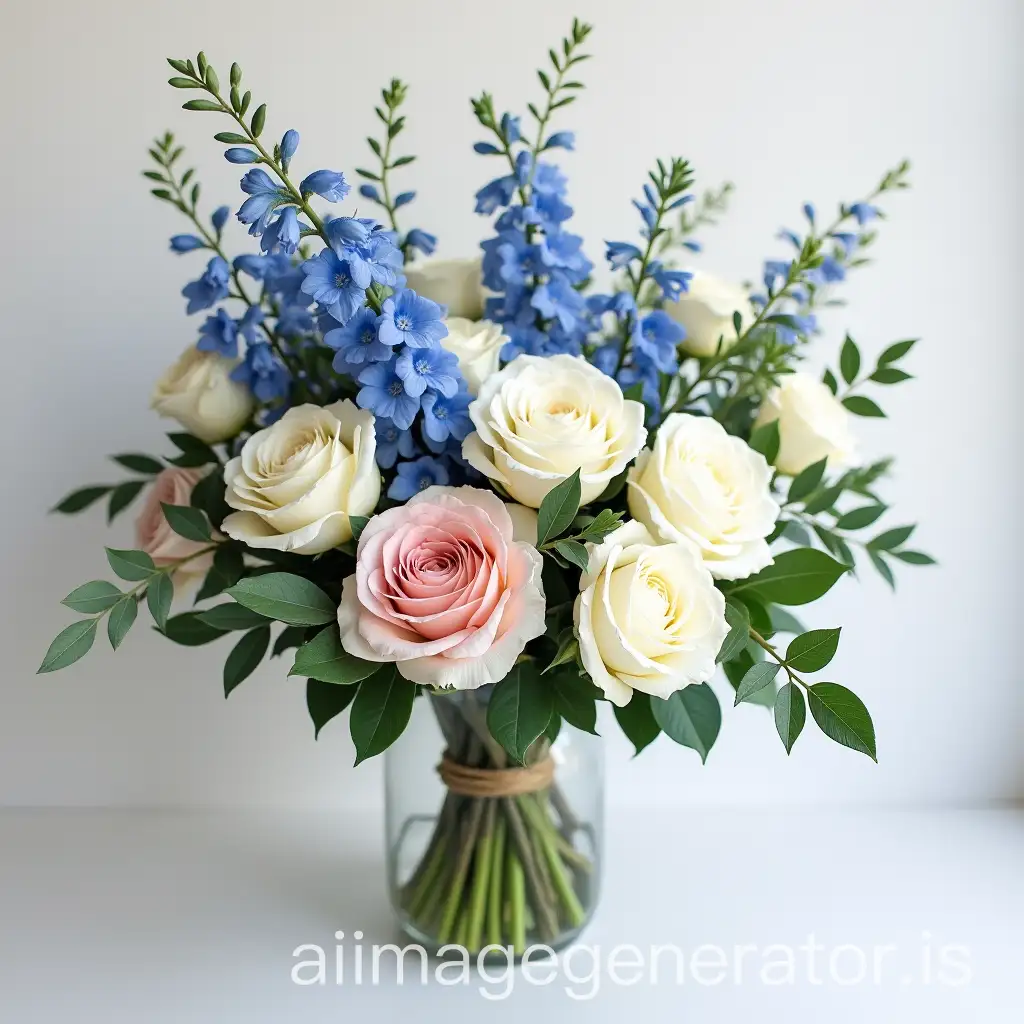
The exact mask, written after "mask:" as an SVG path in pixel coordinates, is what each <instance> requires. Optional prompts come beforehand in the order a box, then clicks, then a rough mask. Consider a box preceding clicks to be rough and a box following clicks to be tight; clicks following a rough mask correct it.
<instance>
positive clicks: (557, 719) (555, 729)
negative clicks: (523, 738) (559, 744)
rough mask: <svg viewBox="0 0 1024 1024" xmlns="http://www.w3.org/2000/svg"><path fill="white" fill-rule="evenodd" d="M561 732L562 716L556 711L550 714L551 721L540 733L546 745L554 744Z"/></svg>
mask: <svg viewBox="0 0 1024 1024" xmlns="http://www.w3.org/2000/svg"><path fill="white" fill-rule="evenodd" d="M561 731H562V716H561V715H560V714H559V713H558V712H557V711H552V712H551V719H550V721H549V722H548V724H547V726H546V727H545V729H544V732H543V733H542V735H543V737H544V738H545V739H546V740H547V741H548V743H554V742H555V740H557V739H558V734H559V733H560V732H561Z"/></svg>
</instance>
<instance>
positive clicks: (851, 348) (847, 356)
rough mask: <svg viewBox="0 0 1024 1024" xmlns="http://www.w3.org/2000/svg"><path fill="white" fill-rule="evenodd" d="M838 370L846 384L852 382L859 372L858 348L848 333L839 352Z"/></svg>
mask: <svg viewBox="0 0 1024 1024" xmlns="http://www.w3.org/2000/svg"><path fill="white" fill-rule="evenodd" d="M839 370H840V372H841V373H842V375H843V380H844V381H846V383H847V384H852V383H853V382H854V381H855V380H856V379H857V374H858V373H860V349H859V348H857V346H856V345H855V344H854V341H853V338H851V337H850V336H849V335H847V336H846V340H845V341H844V342H843V347H842V349H840V352H839Z"/></svg>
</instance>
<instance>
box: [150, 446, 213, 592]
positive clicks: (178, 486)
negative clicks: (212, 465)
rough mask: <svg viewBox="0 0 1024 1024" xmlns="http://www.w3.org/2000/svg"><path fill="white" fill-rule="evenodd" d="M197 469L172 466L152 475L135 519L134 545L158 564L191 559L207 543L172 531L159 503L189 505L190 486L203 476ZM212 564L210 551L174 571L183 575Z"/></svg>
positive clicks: (198, 571) (195, 572)
mask: <svg viewBox="0 0 1024 1024" xmlns="http://www.w3.org/2000/svg"><path fill="white" fill-rule="evenodd" d="M203 475H204V474H203V471H202V470H199V469H180V468H178V467H177V466H172V467H170V468H168V469H165V470H163V471H162V472H160V473H158V474H157V475H156V476H155V477H154V478H153V485H152V486H151V487H150V489H149V491H148V493H147V494H146V499H145V501H144V502H143V504H142V508H141V509H140V510H139V515H138V518H137V519H136V520H135V546H136V547H137V548H138V549H139V550H140V551H145V552H146V554H147V555H149V557H150V558H152V559H153V561H154V562H155V563H156V564H157V565H170V564H171V563H172V562H177V561H179V560H180V559H182V558H191V556H192V555H195V554H196V553H197V552H199V551H202V550H203V548H208V547H209V546H210V545H209V544H208V543H205V542H203V541H195V540H188V539H187V538H186V537H182V536H181V534H178V533H175V532H174V531H173V530H172V529H171V528H170V526H169V525H168V523H167V519H166V517H165V516H164V510H163V507H162V504H161V503H163V504H167V505H188V504H189V503H190V501H191V500H192V488H194V487H195V485H196V484H197V483H199V481H200V480H201V479H202V477H203ZM212 564H213V552H212V551H211V552H208V553H206V554H202V555H199V556H198V557H196V558H192V559H191V561H188V562H186V563H185V564H184V565H183V566H182V567H181V569H179V570H177V571H176V572H175V575H178V573H183V574H186V575H193V574H197V573H205V572H206V571H207V570H208V569H209V568H210V566H211V565H212Z"/></svg>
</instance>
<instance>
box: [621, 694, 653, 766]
mask: <svg viewBox="0 0 1024 1024" xmlns="http://www.w3.org/2000/svg"><path fill="white" fill-rule="evenodd" d="M614 712H615V720H616V721H617V722H618V723H619V728H620V729H622V731H623V732H624V733H625V735H626V739H628V740H629V742H630V743H632V744H633V748H634V751H635V753H634V754H633V756H634V757H636V755H637V754H639V753H640V751H641V750H643V749H644V748H645V747H647V746H649V745H650V744H651V743H653V742H654V741H655V740H656V739H657V738H658V733H660V732H661V726H660V725H658V723H657V722H656V721H655V719H654V712H653V711H651V698H650V697H649V696H648V695H647V694H646V693H641V692H640V691H639V690H634V691H633V696H632V697H631V698H630V701H629V703H628V704H625V705H623V706H622V707H619V706H618V705H615V707H614Z"/></svg>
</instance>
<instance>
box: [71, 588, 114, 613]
mask: <svg viewBox="0 0 1024 1024" xmlns="http://www.w3.org/2000/svg"><path fill="white" fill-rule="evenodd" d="M121 597H122V594H121V591H120V590H118V588H117V587H115V586H114V584H113V583H108V582H107V581H106V580H93V581H92V582H91V583H83V584H82V585H81V586H80V587H75V589H74V590H72V591H71V593H70V594H68V596H67V597H65V598H64V600H63V601H61V604H62V605H65V606H66V607H68V608H70V609H71V610H72V611H76V612H81V613H82V614H83V615H98V614H99V613H100V612H105V611H106V610H107V609H108V608H113V607H114V605H115V604H117V602H118V601H120V600H121Z"/></svg>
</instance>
